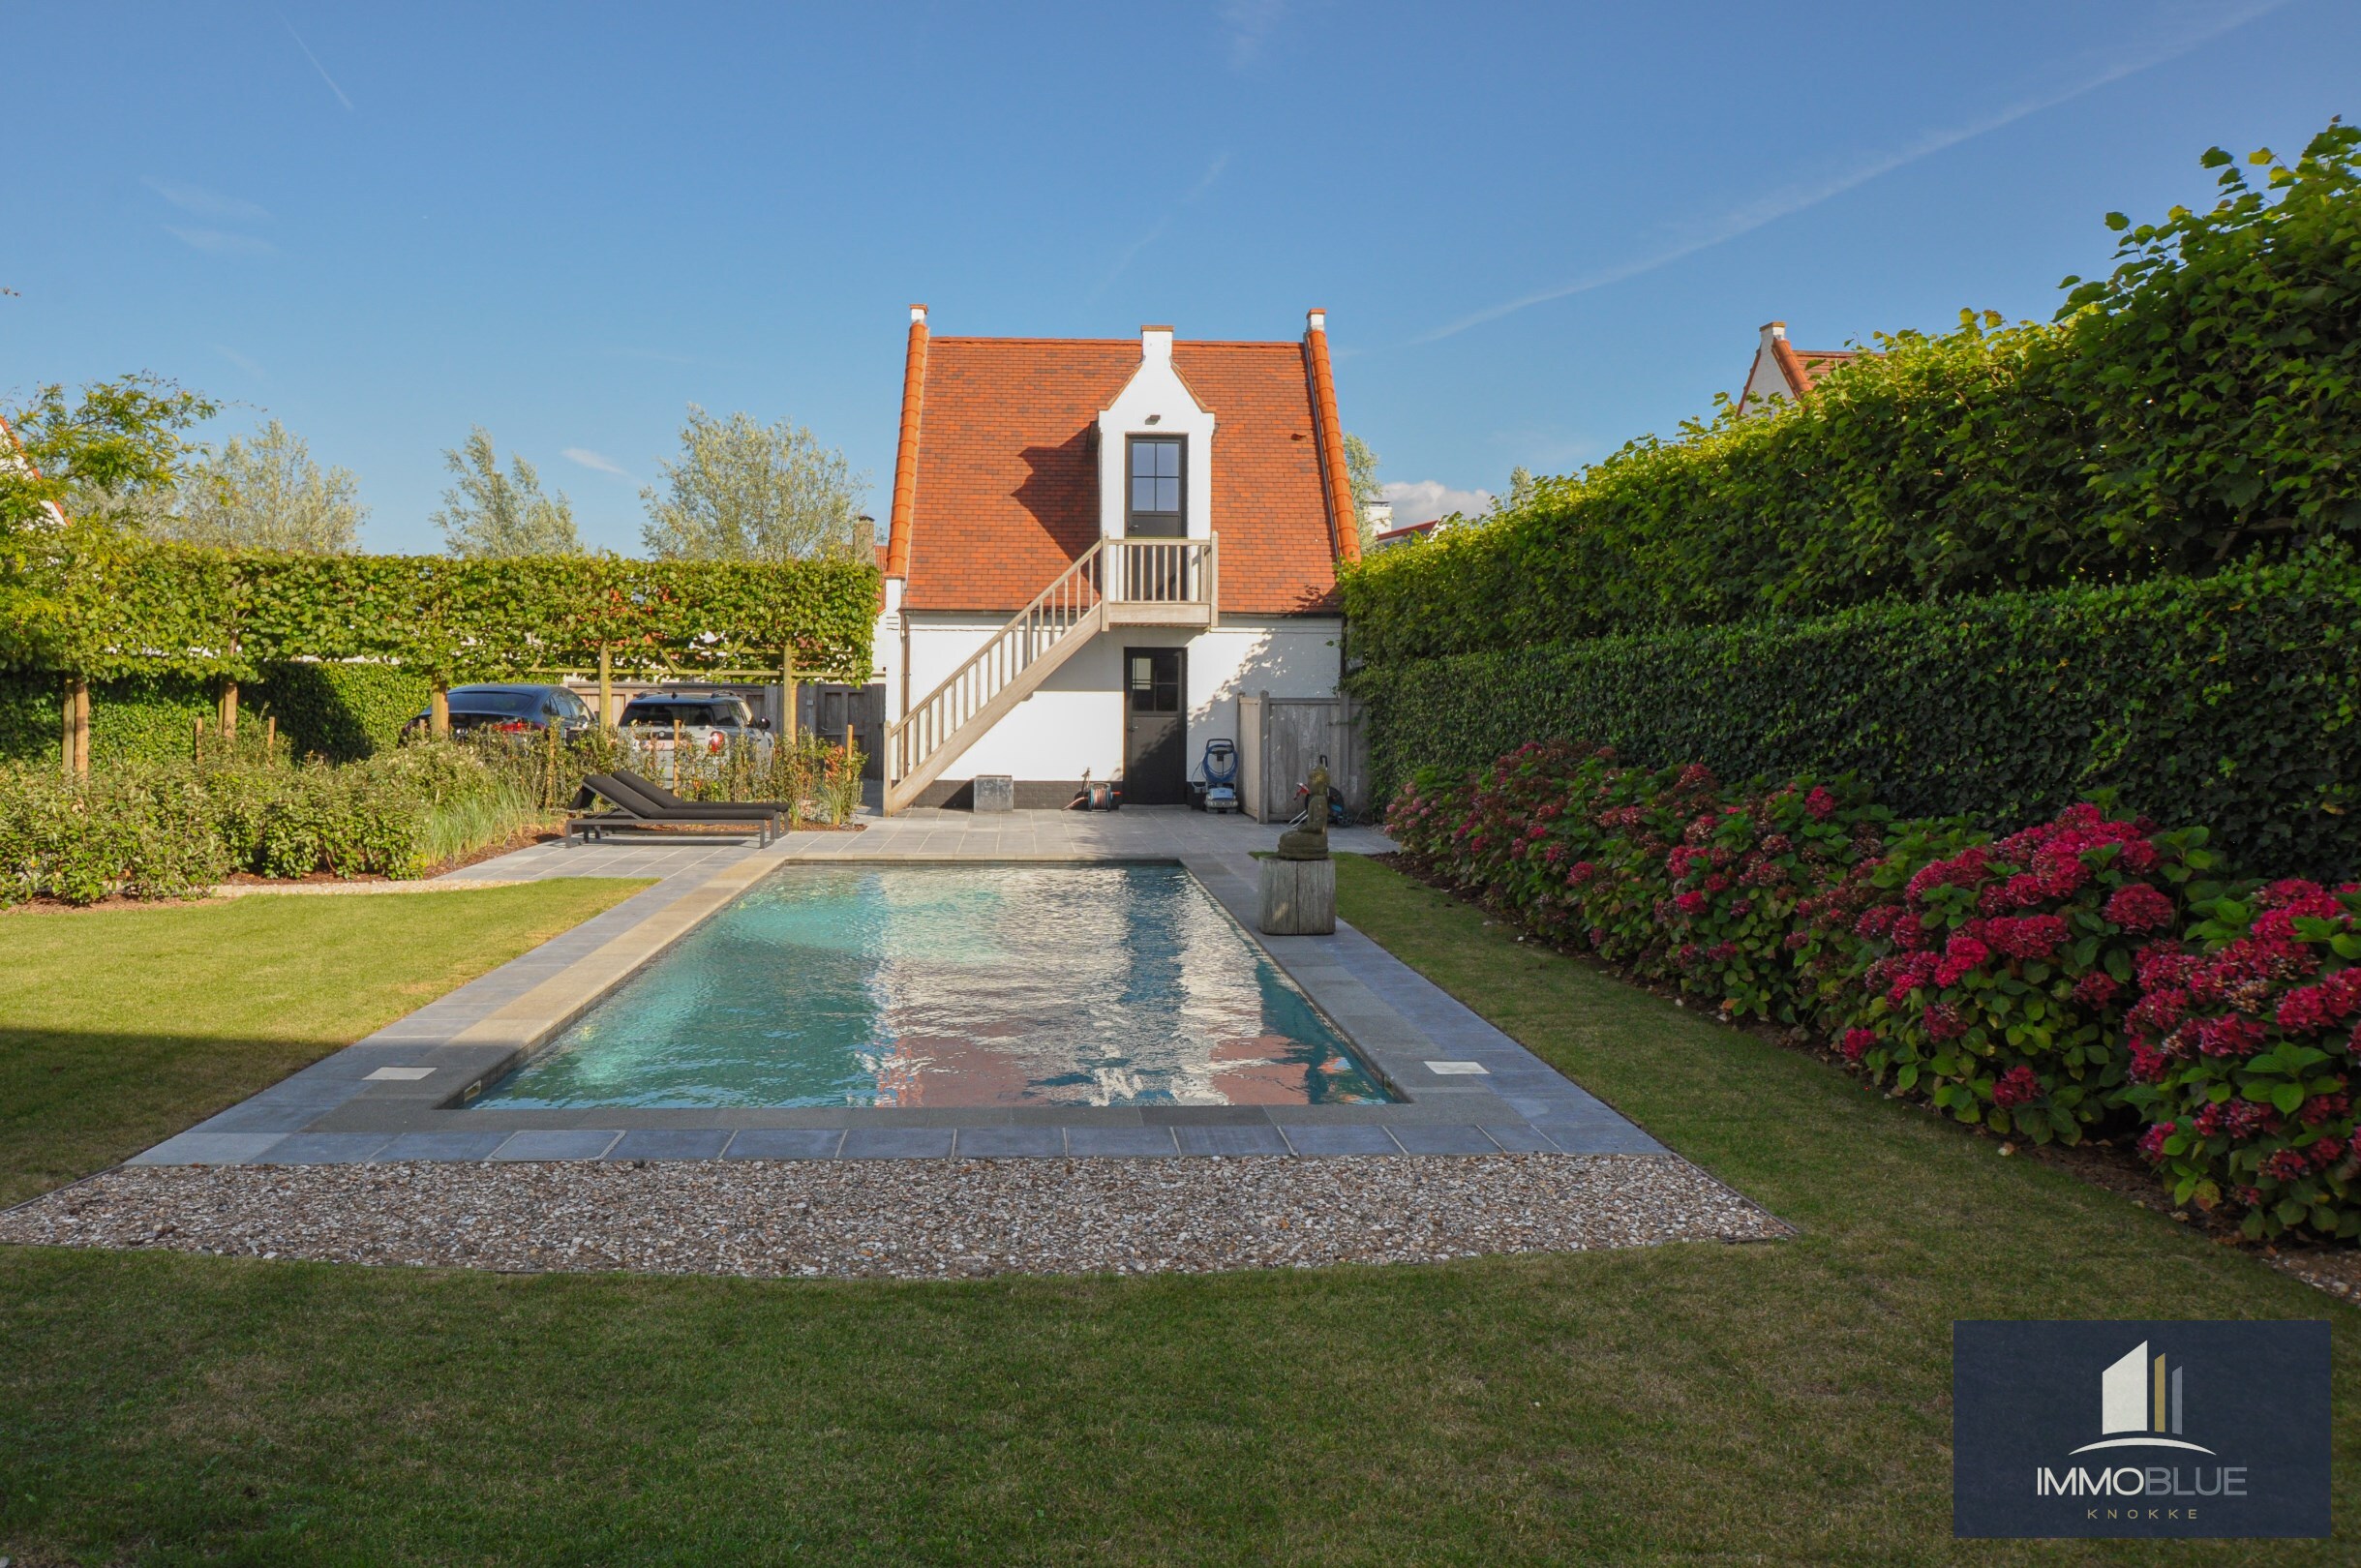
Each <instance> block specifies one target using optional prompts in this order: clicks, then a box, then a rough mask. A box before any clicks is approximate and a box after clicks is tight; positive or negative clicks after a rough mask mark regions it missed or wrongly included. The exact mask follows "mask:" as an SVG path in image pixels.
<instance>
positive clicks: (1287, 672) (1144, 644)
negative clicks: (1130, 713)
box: [877, 612, 1345, 782]
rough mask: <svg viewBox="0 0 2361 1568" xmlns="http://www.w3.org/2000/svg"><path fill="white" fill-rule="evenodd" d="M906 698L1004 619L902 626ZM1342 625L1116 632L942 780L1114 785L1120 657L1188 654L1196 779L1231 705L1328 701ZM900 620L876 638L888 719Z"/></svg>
mask: <svg viewBox="0 0 2361 1568" xmlns="http://www.w3.org/2000/svg"><path fill="white" fill-rule="evenodd" d="M909 620H910V622H911V624H910V636H909V673H910V683H909V687H908V693H909V696H910V698H911V699H913V700H916V699H918V698H922V697H924V696H925V695H926V694H927V693H928V692H930V691H932V690H933V689H934V688H935V686H936V685H937V684H938V683H940V682H941V681H942V679H943V678H944V677H946V676H948V675H950V674H951V673H952V672H953V671H954V670H956V669H957V668H958V667H959V666H960V665H961V664H962V663H964V662H965V661H966V660H967V659H968V657H969V656H970V655H972V654H973V653H974V652H975V651H976V650H977V649H978V648H982V647H983V646H984V639H985V638H987V637H989V636H990V635H991V634H992V633H994V632H996V631H998V630H999V629H1000V627H1001V626H1002V624H1003V623H1004V621H1003V619H1002V618H992V617H984V616H975V615H965V616H961V615H950V614H929V613H926V612H919V613H917V614H914V615H911V616H910V617H909ZM1344 630H1345V622H1344V619H1343V618H1342V617H1337V616H1242V615H1231V614H1225V615H1224V616H1223V617H1222V623H1221V625H1220V626H1218V627H1215V628H1214V629H1212V630H1210V631H1193V630H1188V629H1184V628H1177V627H1176V628H1164V627H1156V626H1130V627H1118V628H1116V629H1113V630H1110V631H1105V632H1101V633H1100V634H1098V635H1097V636H1096V637H1094V638H1092V639H1091V642H1090V645H1089V646H1088V647H1086V648H1082V649H1081V650H1079V651H1078V652H1076V653H1075V656H1074V657H1073V658H1071V659H1069V660H1067V661H1066V663H1065V664H1064V665H1062V666H1060V667H1059V668H1058V670H1056V671H1055V672H1054V673H1053V674H1052V675H1051V676H1050V677H1049V678H1048V679H1047V680H1046V681H1044V683H1043V685H1042V687H1041V689H1040V690H1038V691H1036V692H1034V693H1033V694H1032V695H1031V696H1029V697H1027V698H1026V699H1025V700H1024V701H1023V702H1021V703H1019V704H1017V706H1016V709H1015V711H1014V712H1012V713H1010V714H1009V715H1008V716H1007V717H1006V718H1004V719H1002V720H1001V721H1000V722H999V723H998V724H996V725H994V726H993V727H992V729H991V732H990V733H989V734H987V735H985V736H984V737H983V738H982V739H979V740H977V741H976V743H975V744H974V745H972V746H970V747H969V748H968V749H967V750H966V751H965V752H964V753H963V754H961V756H960V757H959V758H958V760H957V761H955V762H953V764H952V766H951V769H950V770H949V771H948V772H947V773H946V774H945V777H946V778H950V779H961V780H963V779H969V778H973V777H975V776H976V775H978V774H979V773H1005V774H1007V775H1008V776H1010V777H1012V778H1016V779H1030V780H1037V781H1051V780H1054V781H1059V782H1064V781H1069V780H1078V779H1080V778H1082V777H1083V776H1084V774H1085V773H1087V774H1088V776H1090V777H1092V778H1117V777H1120V776H1121V775H1122V772H1123V745H1124V685H1123V650H1124V649H1125V648H1186V649H1188V653H1189V657H1188V670H1187V679H1188V689H1187V698H1186V703H1187V708H1188V713H1187V724H1186V734H1185V737H1184V739H1183V742H1182V755H1183V757H1184V759H1185V760H1186V763H1187V767H1188V770H1189V776H1190V777H1192V778H1195V777H1196V776H1198V775H1197V770H1196V768H1197V761H1198V759H1199V758H1200V757H1202V756H1203V754H1204V750H1205V742H1206V741H1207V740H1210V739H1227V740H1235V739H1238V696H1239V694H1240V693H1241V692H1243V693H1245V694H1247V695H1249V696H1251V695H1254V694H1255V693H1257V692H1263V691H1267V692H1269V693H1270V694H1271V695H1272V696H1274V697H1333V696H1335V695H1336V685H1337V676H1338V674H1339V670H1340V660H1341V658H1342V648H1341V647H1340V640H1341V639H1342V638H1343V636H1344ZM901 661H902V641H901V626H900V618H898V617H895V616H887V617H884V618H881V619H880V621H879V623H878V628H877V663H878V669H879V678H880V679H882V680H884V681H885V682H886V691H887V704H888V711H890V712H891V713H892V714H893V716H894V717H896V718H898V717H900V715H901V712H902V699H903V687H902V670H901Z"/></svg>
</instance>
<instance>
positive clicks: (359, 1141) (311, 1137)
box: [248, 1132, 393, 1165]
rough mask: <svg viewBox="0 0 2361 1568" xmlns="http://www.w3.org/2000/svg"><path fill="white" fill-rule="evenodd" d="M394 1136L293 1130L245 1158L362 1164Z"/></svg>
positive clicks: (267, 1162) (257, 1161)
mask: <svg viewBox="0 0 2361 1568" xmlns="http://www.w3.org/2000/svg"><path fill="white" fill-rule="evenodd" d="M392 1141H393V1138H392V1136H391V1135H390V1134H388V1133H384V1132H295V1133H290V1134H288V1136H287V1137H284V1138H281V1139H280V1140H279V1141H278V1142H276V1143H274V1144H272V1145H271V1146H270V1148H269V1150H268V1151H267V1152H265V1153H263V1154H262V1155H259V1156H257V1158H256V1159H254V1160H252V1161H248V1163H250V1164H257V1165H365V1164H367V1163H369V1161H372V1160H374V1159H375V1158H377V1155H378V1151H379V1150H381V1149H383V1148H384V1147H385V1145H387V1144H388V1143H391V1142H392Z"/></svg>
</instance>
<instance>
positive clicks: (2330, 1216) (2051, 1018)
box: [1388, 741, 2361, 1238]
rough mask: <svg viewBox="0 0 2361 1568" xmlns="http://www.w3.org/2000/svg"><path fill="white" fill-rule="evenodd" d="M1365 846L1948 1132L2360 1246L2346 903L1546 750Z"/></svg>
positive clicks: (2031, 834) (2115, 829) (1415, 789)
mask: <svg viewBox="0 0 2361 1568" xmlns="http://www.w3.org/2000/svg"><path fill="white" fill-rule="evenodd" d="M1388 827H1389V829H1390V830H1391V831H1392V833H1393V834H1394V837H1395V838H1396V840H1397V841H1398V842H1400V843H1401V844H1402V845H1403V847H1404V848H1405V850H1407V851H1408V852H1409V853H1410V854H1412V855H1414V856H1416V857H1418V858H1419V859H1422V860H1423V861H1424V862H1425V863H1426V864H1427V865H1428V866H1429V867H1430V868H1431V869H1432V870H1433V871H1434V872H1435V873H1437V874H1438V875H1439V876H1440V877H1442V878H1444V879H1445V880H1447V881H1449V882H1451V883H1453V884H1455V885H1457V886H1459V887H1460V888H1462V889H1463V890H1467V891H1468V892H1470V893H1473V894H1476V895H1478V896H1481V897H1482V898H1484V899H1485V900H1486V901H1487V902H1488V903H1490V904H1492V905H1494V906H1495V907H1497V908H1498V909H1500V910H1502V911H1503V912H1505V913H1507V914H1509V915H1511V916H1512V917H1514V918H1515V919H1517V920H1519V921H1521V922H1522V923H1524V924H1525V925H1527V926H1528V927H1529V928H1530V929H1531V930H1533V931H1535V932H1537V933H1539V934H1540V935H1542V936H1545V937H1547V938H1548V939H1550V940H1551V941H1553V942H1556V943H1558V944H1559V945H1561V946H1564V947H1567V948H1570V949H1575V950H1585V951H1589V952H1592V953H1595V954H1597V955H1598V956H1599V957H1601V958H1603V959H1605V960H1607V961H1609V962H1611V963H1614V964H1617V965H1619V967H1621V968H1622V969H1624V970H1625V971H1626V972H1628V973H1630V974H1631V975H1633V976H1634V977H1636V978H1639V979H1642V980H1650V981H1655V982H1661V983H1665V984H1669V985H1672V986H1676V987H1678V988H1679V989H1680V991H1681V992H1683V993H1684V994H1685V995H1688V996H1693V997H1697V998H1700V999H1702V1000H1704V1001H1705V1002H1706V1003H1707V1004H1708V1005H1710V1006H1711V1007H1712V1008H1713V1009H1715V1010H1717V1011H1718V1012H1719V1013H1720V1014H1721V1015H1722V1016H1724V1017H1726V1018H1729V1019H1732V1020H1734V1021H1735V1020H1740V1019H1753V1020H1761V1021H1766V1022H1771V1023H1778V1024H1785V1025H1789V1026H1792V1027H1794V1028H1797V1029H1799V1030H1801V1032H1803V1033H1804V1034H1805V1035H1806V1036H1808V1037H1810V1038H1814V1039H1817V1040H1821V1041H1822V1042H1824V1043H1825V1044H1827V1045H1828V1046H1829V1047H1830V1048H1831V1052H1832V1054H1833V1055H1834V1056H1835V1057H1836V1058H1838V1059H1839V1060H1841V1061H1842V1062H1844V1063H1845V1064H1846V1065H1847V1067H1848V1068H1849V1069H1850V1070H1853V1071H1855V1072H1858V1073H1860V1074H1861V1075H1862V1076H1863V1077H1865V1078H1867V1079H1868V1080H1869V1081H1871V1082H1873V1083H1876V1084H1879V1085H1882V1086H1885V1087H1887V1088H1888V1089H1890V1090H1891V1091H1892V1092H1893V1093H1895V1094H1898V1095H1903V1096H1907V1097H1911V1098H1916V1099H1919V1100H1922V1101H1925V1102H1927V1103H1929V1104H1931V1105H1933V1106H1935V1107H1937V1108H1939V1109H1940V1110H1942V1111H1943V1112H1944V1113H1945V1114H1947V1115H1949V1116H1952V1117H1953V1118H1954V1119H1956V1120H1958V1121H1961V1122H1966V1123H1971V1124H1975V1125H1980V1126H1983V1127H1988V1128H1990V1129H1991V1130H1993V1131H1998V1132H2004V1133H2011V1134H2014V1135H2018V1136H2023V1137H2027V1138H2030V1139H2032V1140H2034V1141H2036V1142H2043V1143H2045V1142H2049V1141H2051V1140H2052V1139H2056V1140H2060V1141H2064V1142H2070V1143H2071V1142H2075V1141H2078V1140H2080V1139H2081V1138H2082V1137H2084V1136H2085V1135H2087V1134H2090V1133H2093V1132H2100V1133H2106V1134H2114V1133H2119V1132H2129V1131H2131V1130H2132V1129H2134V1127H2136V1126H2137V1125H2138V1124H2139V1123H2140V1122H2141V1121H2142V1120H2143V1119H2144V1120H2145V1121H2146V1123H2147V1124H2148V1127H2147V1131H2146V1133H2145V1135H2144V1136H2143V1137H2142V1139H2141V1141H2140V1149H2141V1151H2142V1153H2143V1154H2145V1155H2146V1156H2147V1158H2148V1159H2149V1160H2150V1161H2152V1162H2154V1163H2156V1164H2158V1165H2159V1166H2160V1167H2161V1169H2162V1171H2163V1173H2164V1177H2165V1179H2166V1180H2167V1182H2168V1183H2169V1184H2170V1186H2171V1189H2172V1193H2173V1198H2174V1201H2176V1202H2180V1203H2193V1204H2195V1205H2196V1206H2198V1207H2200V1208H2203V1209H2208V1210H2213V1209H2226V1210H2227V1212H2229V1213H2231V1214H2234V1215H2236V1216H2237V1217H2238V1218H2239V1220H2240V1222H2241V1224H2242V1225H2243V1227H2244V1229H2245V1230H2246V1232H2247V1233H2248V1234H2249V1235H2254V1236H2265V1235H2278V1234H2281V1233H2283V1232H2286V1231H2290V1230H2300V1231H2303V1232H2306V1233H2309V1234H2313V1235H2321V1236H2334V1237H2344V1238H2349V1237H2352V1236H2355V1235H2357V1234H2361V1180H2356V1176H2357V1174H2361V1133H2356V1131H2355V1127H2354V1119H2353V1112H2352V1103H2351V1092H2350V1086H2349V1084H2348V1079H2347V1075H2348V1073H2349V1072H2350V1070H2351V1060H2352V1057H2353V1054H2354V1051H2355V1041H2356V1038H2361V1031H2356V1028H2355V1025H2356V1022H2361V963H2356V960H2361V885H2357V886H2348V887H2346V888H2345V889H2343V890H2339V891H2336V892H2329V891H2327V890H2323V889H2321V888H2320V887H2318V886H2317V885H2316V884H2313V883H2307V882H2293V881H2289V882H2281V883H2275V884H2273V885H2271V886H2270V887H2268V888H2263V889H2259V890H2258V889H2255V888H2254V887H2253V886H2252V885H2229V884H2225V883H2223V882H2222V881H2221V880H2220V877H2219V870H2218V861H2217V859H2216V858H2215V857H2214V855H2213V854H2212V853H2211V852H2210V851H2209V850H2208V849H2207V848H2206V834H2205V832H2204V830H2203V829H2176V830H2164V829H2159V828H2158V827H2157V825H2156V824H2154V823H2151V822H2148V821H2146V820H2144V819H2137V818H2128V817H2123V816H2118V815H2113V814H2110V813H2109V812H2108V811H2107V810H2106V809H2105V808H2104V807H2103V806H2101V805H2099V804H2095V803H2092V802H2088V801H2085V802H2080V803H2077V804H2074V805H2073V806H2070V807H2068V808H2067V809H2066V810H2065V811H2063V812H2061V813H2059V814H2058V815H2057V816H2056V817H2055V818H2053V819H2051V820H2049V821H2047V822H2043V823H2038V824H2035V825H2033V826H2031V827H2028V828H2025V829H2021V830H2019V831H2017V832H2014V833H2011V834H2008V835H2006V836H2004V837H1998V838H1994V837H1992V836H1991V835H1989V834H1987V833H1984V832H1982V831H1979V830H1977V829H1973V828H1971V827H1969V826H1967V825H1966V824H1964V823H1963V822H1960V821H1943V820H1934V821H1896V820H1894V819H1893V818H1892V814H1891V813H1890V812H1888V811H1886V810H1885V809H1883V808H1882V807H1880V806H1879V805H1878V804H1876V803H1875V802H1874V801H1872V800H1870V799H1867V798H1866V796H1865V792H1864V791H1862V789H1861V788H1860V787H1859V786H1858V785H1856V784H1854V783H1853V782H1851V781H1849V780H1843V779H1827V780H1822V779H1812V778H1798V779H1792V780H1786V781H1780V782H1767V781H1763V780H1755V781H1751V782H1748V783H1746V784H1743V785H1740V786H1737V787H1731V786H1727V785H1724V784H1723V783H1722V782H1721V781H1720V780H1718V779H1716V778H1715V777H1714V776H1713V774H1712V773H1711V772H1710V770H1709V769H1704V768H1702V767H1694V766H1692V767H1688V768H1681V769H1663V770H1659V771H1649V770H1645V769H1635V768H1627V767H1624V766H1622V765H1621V764H1619V762H1618V760H1617V758H1616V756H1615V754H1614V753H1613V752H1612V751H1611V750H1608V749H1605V748H1602V747H1595V746H1586V745H1578V744H1574V743H1571V742H1566V741H1553V742H1535V743H1532V744H1529V745H1526V746H1523V747H1520V748H1519V749H1518V750H1516V751H1514V752H1511V753H1509V754H1508V755H1507V756H1504V757H1502V758H1500V759H1499V760H1498V762H1497V763H1495V764H1494V766H1493V767H1492V768H1491V769H1487V770H1485V771H1483V772H1480V773H1474V774H1470V775H1468V777H1466V778H1464V779H1461V780H1458V781H1452V780H1448V779H1442V778H1438V777H1436V776H1434V775H1432V774H1429V775H1427V776H1424V777H1421V778H1419V779H1418V780H1417V781H1415V782H1414V783H1413V784H1412V785H1410V786H1409V787H1408V788H1407V789H1406V790H1404V791H1403V792H1402V794H1401V795H1400V796H1399V797H1398V798H1397V799H1396V800H1395V802H1394V805H1393V808H1392V811H1391V813H1390V815H1389V818H1388ZM2348 977H2349V978H2348Z"/></svg>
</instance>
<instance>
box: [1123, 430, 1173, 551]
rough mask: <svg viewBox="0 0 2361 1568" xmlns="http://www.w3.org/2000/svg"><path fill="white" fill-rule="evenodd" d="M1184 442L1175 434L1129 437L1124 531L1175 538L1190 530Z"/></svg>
mask: <svg viewBox="0 0 2361 1568" xmlns="http://www.w3.org/2000/svg"><path fill="white" fill-rule="evenodd" d="M1186 445H1187V443H1186V441H1185V440H1184V439H1183V438H1182V437H1178V436H1135V437H1132V438H1131V453H1130V461H1129V462H1128V463H1127V464H1126V465H1125V467H1127V468H1128V469H1129V471H1130V474H1131V494H1130V495H1129V496H1128V497H1126V498H1125V501H1126V504H1125V508H1124V517H1123V531H1124V532H1126V533H1128V534H1135V535H1141V536H1144V537H1147V538H1152V539H1156V538H1162V539H1178V538H1180V537H1182V536H1183V535H1185V534H1186V533H1187V532H1188V531H1189V523H1188V508H1187V504H1186V498H1187V489H1188V486H1187V464H1186V462H1185V461H1184V458H1185V450H1186Z"/></svg>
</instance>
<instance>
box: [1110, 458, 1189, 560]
mask: <svg viewBox="0 0 2361 1568" xmlns="http://www.w3.org/2000/svg"><path fill="white" fill-rule="evenodd" d="M1149 444H1154V445H1156V446H1168V447H1170V448H1172V450H1173V451H1174V452H1176V453H1177V454H1178V455H1179V459H1180V462H1179V472H1177V473H1176V474H1174V475H1173V481H1174V483H1173V489H1174V491H1175V493H1176V501H1175V504H1174V506H1173V509H1172V510H1171V511H1169V512H1165V511H1144V512H1143V511H1141V510H1140V509H1139V508H1138V507H1137V506H1136V505H1135V504H1133V503H1134V502H1135V500H1136V499H1137V498H1138V491H1137V488H1136V486H1135V482H1134V479H1133V474H1134V471H1135V468H1134V465H1135V463H1136V462H1137V461H1138V460H1137V456H1136V454H1137V453H1138V451H1139V449H1140V448H1141V447H1142V446H1145V445H1149ZM1143 521H1144V522H1147V523H1149V524H1150V525H1151V526H1150V527H1147V528H1142V527H1140V525H1141V523H1142V522H1143ZM1123 531H1124V534H1125V536H1126V537H1128V538H1141V539H1185V538H1187V537H1188V536H1189V437H1186V436H1183V435H1177V434H1176V435H1170V436H1166V435H1163V434H1155V435H1137V436H1127V437H1124V440H1123Z"/></svg>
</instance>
